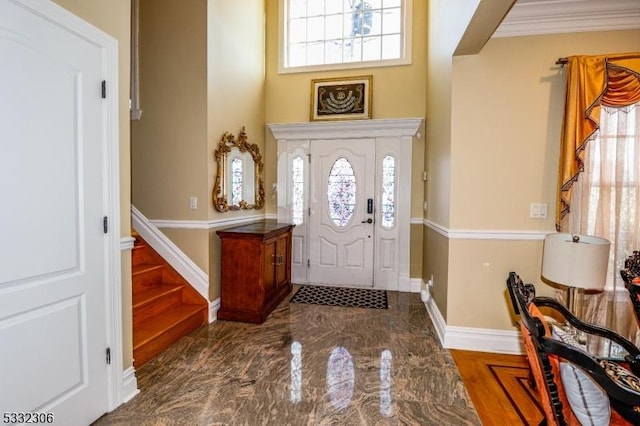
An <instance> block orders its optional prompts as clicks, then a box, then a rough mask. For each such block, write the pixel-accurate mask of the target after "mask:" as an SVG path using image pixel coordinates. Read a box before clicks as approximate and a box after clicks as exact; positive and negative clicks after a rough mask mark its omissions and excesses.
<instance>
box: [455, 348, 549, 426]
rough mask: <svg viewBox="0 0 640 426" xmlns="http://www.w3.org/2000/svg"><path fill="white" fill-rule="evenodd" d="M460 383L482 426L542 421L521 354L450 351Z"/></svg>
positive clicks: (527, 366) (527, 367)
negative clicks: (471, 402)
mask: <svg viewBox="0 0 640 426" xmlns="http://www.w3.org/2000/svg"><path fill="white" fill-rule="evenodd" d="M451 355H452V356H453V359H454V361H455V363H456V365H457V367H458V371H459V372H460V376H461V377H462V381H463V382H464V385H465V387H466V389H467V392H468V393H469V396H470V397H471V400H472V401H473V404H474V405H475V407H476V410H477V411H478V415H479V416H480V419H481V420H482V424H483V425H485V426H490V425H506V424H508V425H519V424H521V425H538V424H539V423H540V422H541V421H542V419H543V418H544V415H543V412H542V408H541V406H540V404H539V402H538V393H537V391H535V390H534V389H531V387H530V386H529V384H528V377H529V365H528V363H527V360H526V358H525V357H524V356H523V355H501V354H489V353H484V352H471V351H462V350H451Z"/></svg>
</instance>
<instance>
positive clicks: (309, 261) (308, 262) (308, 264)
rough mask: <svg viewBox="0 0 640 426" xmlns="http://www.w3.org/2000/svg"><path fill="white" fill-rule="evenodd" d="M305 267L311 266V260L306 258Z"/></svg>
mask: <svg viewBox="0 0 640 426" xmlns="http://www.w3.org/2000/svg"><path fill="white" fill-rule="evenodd" d="M307 268H311V260H310V259H307Z"/></svg>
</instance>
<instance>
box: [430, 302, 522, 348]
mask: <svg viewBox="0 0 640 426" xmlns="http://www.w3.org/2000/svg"><path fill="white" fill-rule="evenodd" d="M425 307H426V308H427V312H429V316H430V317H431V321H432V322H433V325H434V327H435V329H436V334H437V335H438V339H439V340H440V344H441V345H442V347H443V348H445V349H464V350H468V351H477V352H490V353H500V354H514V355H521V354H524V353H525V350H524V346H523V345H522V336H521V334H520V332H519V331H509V330H493V329H488V328H474V327H457V326H451V325H447V324H446V322H445V320H444V318H443V316H442V314H441V313H440V310H439V309H438V306H437V305H436V304H435V302H434V301H433V298H430V299H429V301H428V302H426V303H425Z"/></svg>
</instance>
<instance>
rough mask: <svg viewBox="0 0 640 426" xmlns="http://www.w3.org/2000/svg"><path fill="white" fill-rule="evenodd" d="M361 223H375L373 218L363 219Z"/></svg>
mask: <svg viewBox="0 0 640 426" xmlns="http://www.w3.org/2000/svg"><path fill="white" fill-rule="evenodd" d="M360 223H373V219H371V218H369V219H367V220H363V221H362V222H360Z"/></svg>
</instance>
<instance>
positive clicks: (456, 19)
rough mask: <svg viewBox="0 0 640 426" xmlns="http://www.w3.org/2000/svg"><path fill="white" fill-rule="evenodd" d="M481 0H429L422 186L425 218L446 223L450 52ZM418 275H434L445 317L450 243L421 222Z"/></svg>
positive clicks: (436, 296)
mask: <svg viewBox="0 0 640 426" xmlns="http://www.w3.org/2000/svg"><path fill="white" fill-rule="evenodd" d="M478 4H479V0H477V1H470V2H452V1H447V0H431V1H429V11H428V23H429V24H428V28H429V34H428V42H429V43H428V58H427V63H428V72H427V93H428V96H427V98H426V100H425V105H426V118H427V125H426V130H425V133H426V149H425V160H424V161H425V168H426V170H427V171H428V176H429V179H428V181H427V185H426V186H425V188H424V199H425V200H426V202H427V209H426V210H425V211H424V212H423V215H424V217H425V218H427V219H428V220H429V221H431V222H433V223H435V224H436V225H438V226H441V227H445V228H446V227H448V226H449V214H450V212H449V210H450V196H451V195H450V192H451V183H450V179H451V178H450V173H451V87H452V77H451V74H452V55H453V52H454V51H455V49H456V46H457V45H458V42H459V41H460V39H461V38H462V35H463V34H464V32H465V29H466V28H467V25H468V24H469V21H470V20H471V18H472V16H473V14H474V12H475V10H476V7H477V5H478ZM422 256H423V265H422V280H423V281H424V282H426V281H428V280H429V279H430V278H431V277H433V280H434V282H435V283H436V285H435V286H434V287H433V289H432V295H433V300H434V302H435V304H436V305H437V306H438V309H439V310H440V313H442V315H443V317H444V318H445V320H446V319H447V303H448V296H447V295H448V274H449V244H448V241H447V239H446V238H444V237H442V236H441V235H440V234H438V233H437V232H435V231H433V230H432V229H429V228H427V227H425V229H424V233H423V254H422Z"/></svg>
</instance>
